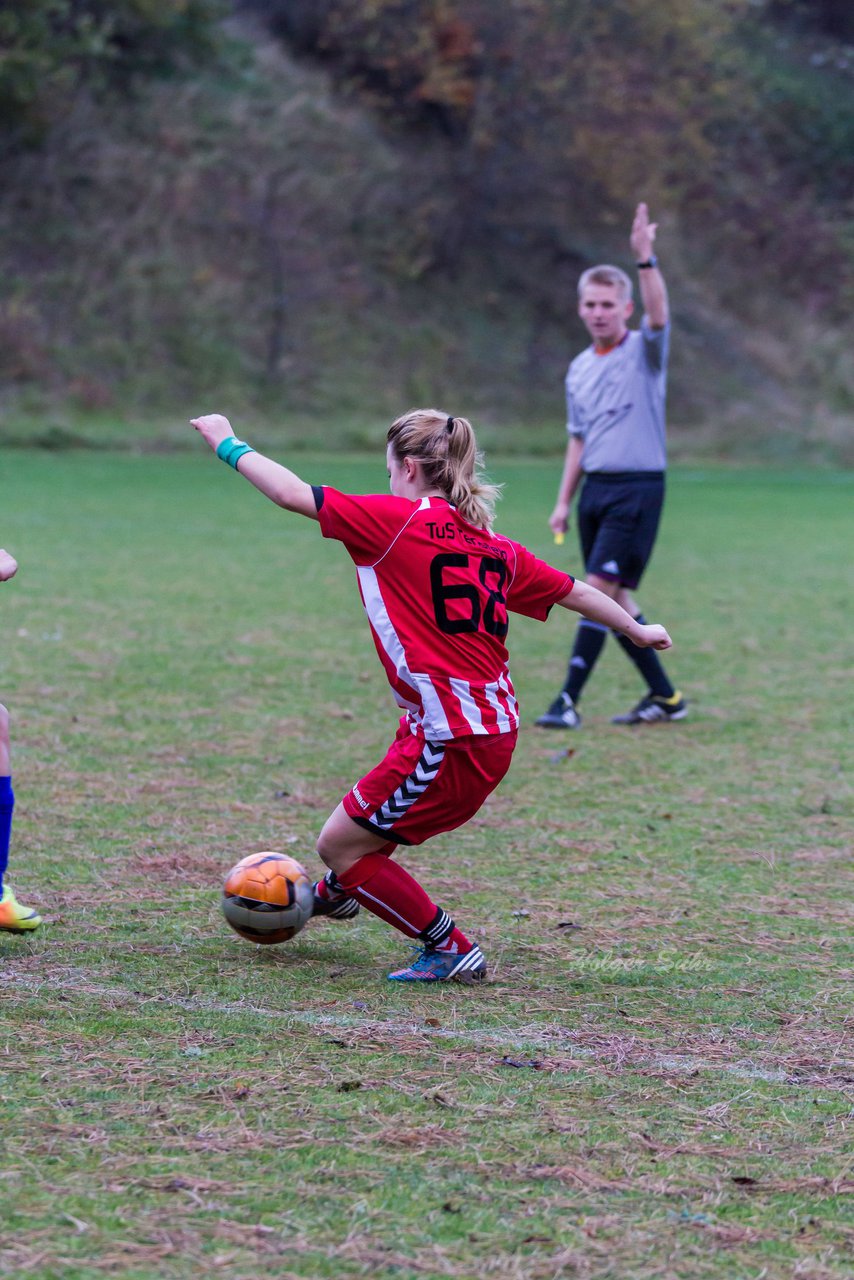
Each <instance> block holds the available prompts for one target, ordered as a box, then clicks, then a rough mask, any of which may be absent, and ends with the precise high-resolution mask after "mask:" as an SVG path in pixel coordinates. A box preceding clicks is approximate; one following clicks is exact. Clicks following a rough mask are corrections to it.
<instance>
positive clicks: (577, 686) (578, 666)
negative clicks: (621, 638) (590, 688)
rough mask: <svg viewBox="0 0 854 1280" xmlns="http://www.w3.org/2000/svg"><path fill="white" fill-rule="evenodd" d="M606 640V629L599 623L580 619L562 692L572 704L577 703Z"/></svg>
mask: <svg viewBox="0 0 854 1280" xmlns="http://www.w3.org/2000/svg"><path fill="white" fill-rule="evenodd" d="M607 639H608V628H607V627H603V626H602V624H601V623H600V622H591V621H590V619H589V618H582V619H581V621H580V622H579V624H578V630H577V631H576V633H575V644H574V645H573V648H572V657H571V658H570V660H569V669H568V671H567V673H566V684H565V685H564V686H563V687H564V692H565V693H567V694H568V695H569V697H570V698H572V701H573V702H577V701H578V699H579V698H580V697H581V690H582V689H583V688H584V686H585V684H586V683H587V678H588V676H589V675H590V673H591V671H592V670H593V668H594V667H595V666H596V662H597V659H598V657H599V654H600V653H601V652H602V647H603V645H604V644H605V641H606V640H607Z"/></svg>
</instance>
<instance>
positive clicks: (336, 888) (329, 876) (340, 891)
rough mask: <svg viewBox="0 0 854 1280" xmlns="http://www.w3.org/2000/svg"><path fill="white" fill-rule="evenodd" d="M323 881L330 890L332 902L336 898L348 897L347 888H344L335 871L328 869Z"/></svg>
mask: <svg viewBox="0 0 854 1280" xmlns="http://www.w3.org/2000/svg"><path fill="white" fill-rule="evenodd" d="M323 883H324V884H325V885H326V888H327V889H328V891H329V901H330V902H331V901H332V900H333V899H334V898H346V897H347V890H346V889H345V888H344V886H343V885H342V883H341V881H340V880H339V879H338V877H337V876H336V874H335V872H334V871H327V873H326V875H325V876H324V877H323Z"/></svg>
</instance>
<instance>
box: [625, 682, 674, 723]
mask: <svg viewBox="0 0 854 1280" xmlns="http://www.w3.org/2000/svg"><path fill="white" fill-rule="evenodd" d="M687 714H688V708H687V706H686V705H685V699H684V698H683V697H682V694H681V693H680V692H679V690H678V689H677V690H676V692H675V693H674V694H673V696H672V697H671V698H662V697H661V696H660V695H659V694H655V693H648V694H646V696H645V697H643V698H641V700H640V702H639V703H638V704H637V706H636V707H632V709H631V711H627V712H626V713H625V715H622V716H613V717H612V719H611V724H659V723H661V722H662V721H664V720H684V719H685V717H686V716H687Z"/></svg>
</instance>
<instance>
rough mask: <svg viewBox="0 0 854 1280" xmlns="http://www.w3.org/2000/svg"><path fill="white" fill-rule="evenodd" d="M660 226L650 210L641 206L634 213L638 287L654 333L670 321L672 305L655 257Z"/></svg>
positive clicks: (633, 247) (631, 238)
mask: <svg viewBox="0 0 854 1280" xmlns="http://www.w3.org/2000/svg"><path fill="white" fill-rule="evenodd" d="M657 231H658V223H657V222H650V220H649V210H648V208H647V207H646V205H645V204H644V203H643V202H641V203H640V204H639V205H638V207H637V209H635V219H634V222H633V223H632V231H631V235H630V236H629V243H630V245H631V247H632V253H633V254H634V255H635V266H636V267H637V271H638V287H639V289H640V296H641V302H642V304H643V309H644V314H645V315H646V318H647V320H648V321H649V323H650V327H651V328H653V329H664V328H666V326H667V322H668V321H669V319H670V305H669V303H668V300H667V286H666V285H665V283H664V276H663V275H662V274H661V267H660V266H659V265H658V258H657V257H656V256H655V236H656V232H657Z"/></svg>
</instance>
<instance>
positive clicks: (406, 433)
mask: <svg viewBox="0 0 854 1280" xmlns="http://www.w3.org/2000/svg"><path fill="white" fill-rule="evenodd" d="M386 440H387V442H388V444H389V446H390V448H391V451H392V454H393V456H394V457H395V459H396V460H397V462H398V463H402V462H403V459H404V458H413V459H415V460H416V461H417V462H420V463H421V465H422V467H423V468H424V479H425V480H426V482H427V484H428V485H429V486H430V488H431V489H438V490H439V492H440V493H441V494H442V495H443V496H444V497H445V498H447V499H448V501H449V502H451V503H453V505H454V506H455V507H456V508H457V510H458V511H459V513H460V515H461V516H462V517H463V519H464V520H468V522H469V524H473V525H476V526H477V528H478V529H489V528H490V526H491V525H492V520H493V517H494V514H495V504H496V502H497V501H498V498H499V496H500V494H501V486H500V485H495V484H489V483H488V481H487V480H486V479H485V477H484V476H483V474H482V467H483V455H482V454H481V453H480V452H479V450H478V447H477V440H476V439H475V434H474V430H473V428H472V425H471V423H470V422H469V421H468V419H467V418H454V417H451V416H449V415H448V414H447V413H445V412H444V411H442V410H440V409H410V410H409V412H408V413H404V414H403V415H402V416H401V417H400V418H397V419H395V421H394V422H393V423H392V424H391V426H390V427H389V429H388V435H387V436H386Z"/></svg>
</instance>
